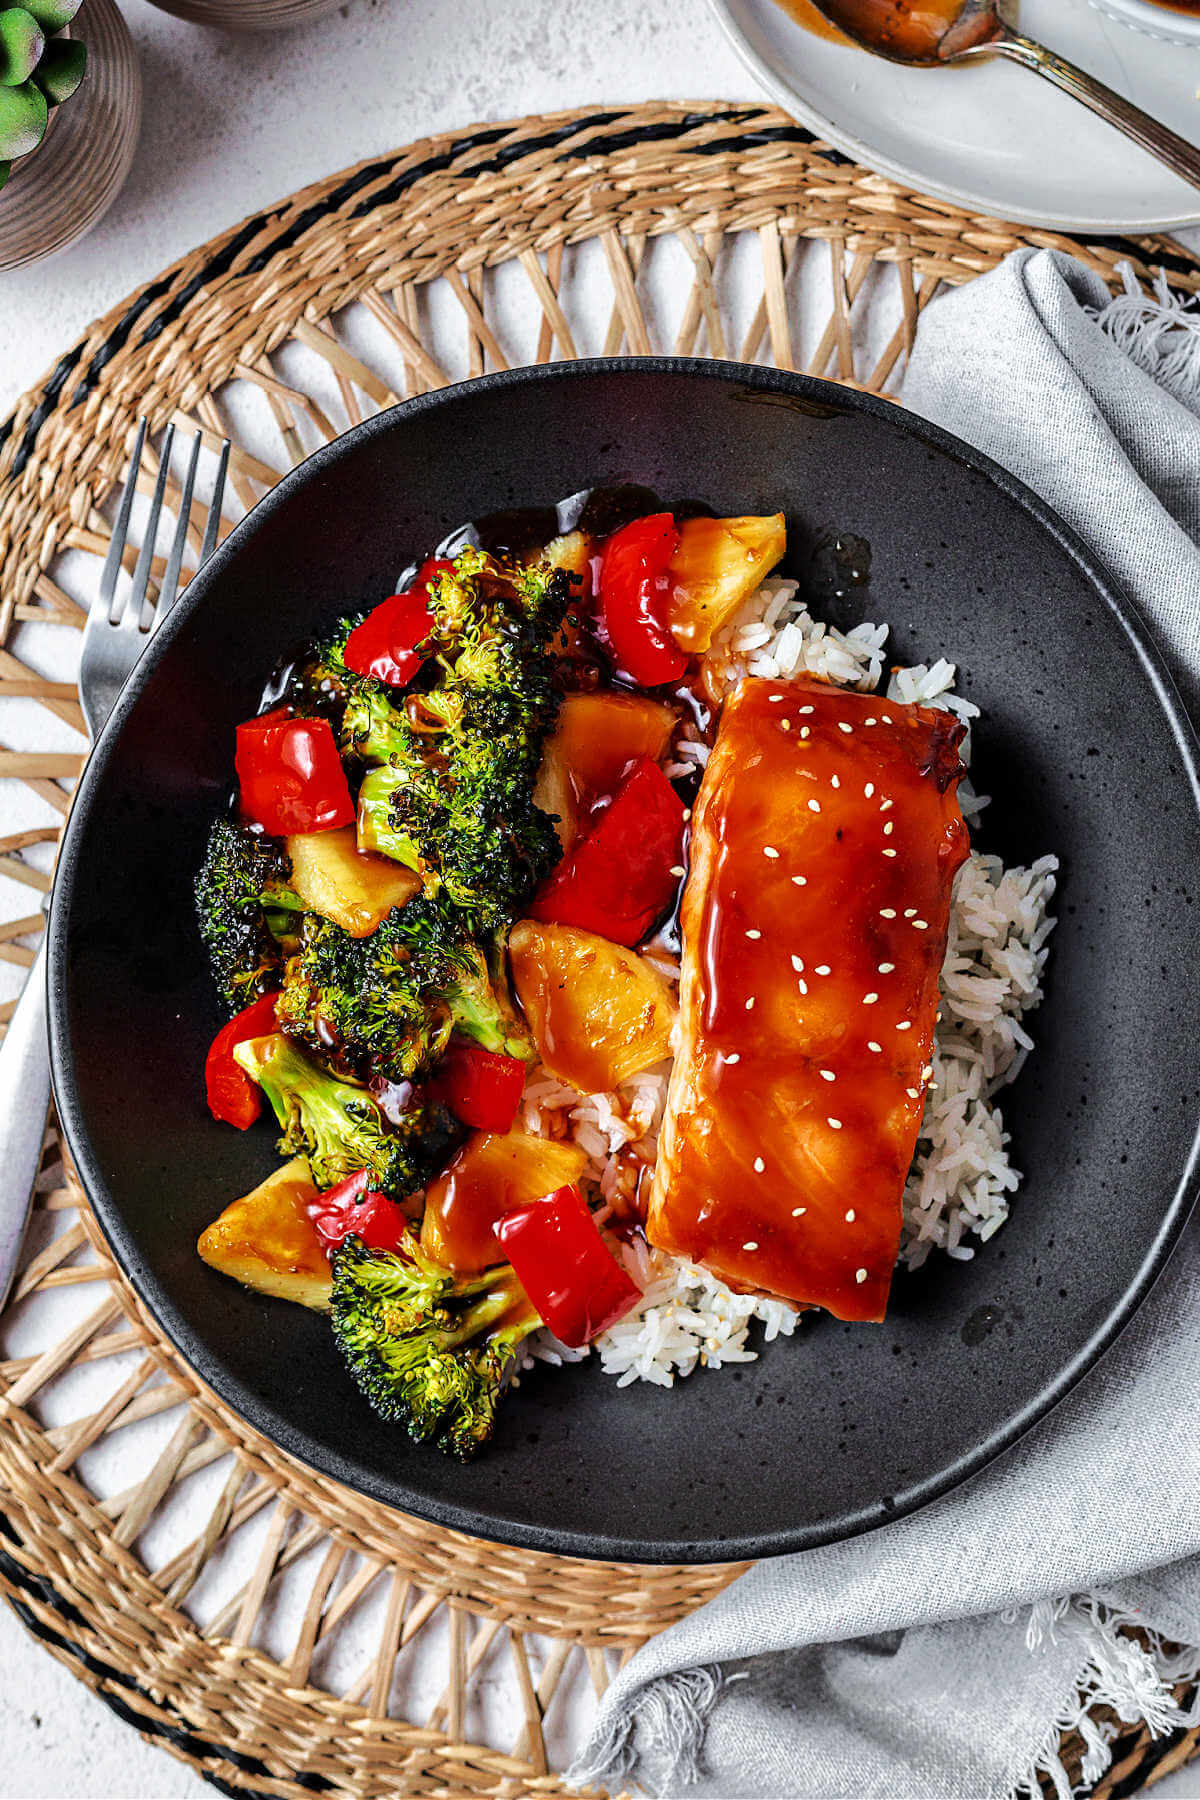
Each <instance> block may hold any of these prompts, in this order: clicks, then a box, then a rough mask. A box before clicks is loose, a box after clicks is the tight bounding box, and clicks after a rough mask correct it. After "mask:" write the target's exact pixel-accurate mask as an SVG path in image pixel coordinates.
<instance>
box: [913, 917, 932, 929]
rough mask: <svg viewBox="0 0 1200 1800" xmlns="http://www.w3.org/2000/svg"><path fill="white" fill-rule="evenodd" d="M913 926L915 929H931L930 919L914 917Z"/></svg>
mask: <svg viewBox="0 0 1200 1800" xmlns="http://www.w3.org/2000/svg"><path fill="white" fill-rule="evenodd" d="M912 928H913V930H914V931H928V930H929V920H928V919H914V920H913V922H912Z"/></svg>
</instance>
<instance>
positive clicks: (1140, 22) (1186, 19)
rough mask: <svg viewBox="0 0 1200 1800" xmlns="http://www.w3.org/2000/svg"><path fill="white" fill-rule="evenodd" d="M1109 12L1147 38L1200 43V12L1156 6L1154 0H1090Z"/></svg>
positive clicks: (1182, 42)
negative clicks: (1179, 10)
mask: <svg viewBox="0 0 1200 1800" xmlns="http://www.w3.org/2000/svg"><path fill="white" fill-rule="evenodd" d="M1090 4H1091V5H1092V6H1093V7H1094V8H1095V9H1096V11H1097V12H1102V13H1105V14H1106V15H1107V16H1108V17H1109V18H1110V19H1116V20H1117V21H1118V23H1119V24H1121V25H1127V26H1128V27H1129V29H1130V30H1131V31H1140V32H1141V33H1142V35H1143V37H1151V38H1157V39H1158V40H1159V42H1160V43H1163V44H1200V13H1183V12H1176V10H1175V8H1174V7H1173V6H1156V5H1155V4H1154V3H1153V0H1090Z"/></svg>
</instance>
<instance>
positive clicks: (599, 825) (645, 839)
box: [529, 756, 684, 948]
mask: <svg viewBox="0 0 1200 1800" xmlns="http://www.w3.org/2000/svg"><path fill="white" fill-rule="evenodd" d="M683 828H684V805H683V801H682V800H681V799H680V798H679V795H678V794H677V793H676V792H675V789H674V788H673V787H672V786H671V784H670V782H669V781H668V780H667V778H666V776H665V775H664V774H663V772H662V770H661V769H660V768H659V766H658V764H657V763H656V762H655V761H654V759H653V758H652V757H649V756H639V757H638V759H637V761H636V762H635V763H634V764H633V767H632V768H631V769H630V770H629V771H628V773H627V774H626V775H625V776H623V778H622V780H621V785H620V786H619V787H618V789H617V791H616V793H615V794H614V795H613V799H612V804H611V806H609V807H608V809H607V810H606V811H605V812H603V813H601V814H600V816H599V818H598V820H597V821H596V823H595V825H593V827H592V829H591V830H590V831H589V832H588V833H587V835H586V836H585V837H583V838H581V839H580V840H579V842H578V843H577V844H576V845H575V846H574V848H573V849H572V850H570V851H569V852H568V854H567V855H566V856H565V857H564V858H563V860H562V861H561V862H560V863H559V865H558V867H557V868H556V869H555V871H554V873H553V874H552V875H551V876H550V877H549V879H548V880H547V881H546V882H545V883H544V884H543V886H542V889H541V891H540V893H538V894H537V895H536V896H535V897H534V900H533V903H532V905H531V906H530V908H529V913H530V917H531V918H534V919H542V920H544V921H545V922H546V923H547V924H553V925H578V926H579V927H580V928H581V929H582V930H584V931H594V932H596V934H597V935H598V936H599V937H606V938H610V939H611V940H612V942H613V943H615V944H625V945H627V946H629V947H630V948H632V946H633V945H634V944H639V943H640V942H641V941H642V939H643V938H644V937H645V936H646V934H647V932H648V931H649V930H650V927H651V926H652V925H653V924H654V922H655V920H656V919H658V918H661V916H662V914H663V913H665V912H666V910H667V908H668V907H669V906H670V904H671V902H672V900H673V899H674V897H675V893H676V890H677V888H678V885H679V873H678V871H679V868H680V866H681V864H682V861H683Z"/></svg>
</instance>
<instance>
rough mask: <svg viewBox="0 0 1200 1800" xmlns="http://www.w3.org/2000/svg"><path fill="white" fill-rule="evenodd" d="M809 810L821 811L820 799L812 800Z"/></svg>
mask: <svg viewBox="0 0 1200 1800" xmlns="http://www.w3.org/2000/svg"><path fill="white" fill-rule="evenodd" d="M808 810H809V812H820V810H821V802H820V801H819V800H810V801H809V803H808Z"/></svg>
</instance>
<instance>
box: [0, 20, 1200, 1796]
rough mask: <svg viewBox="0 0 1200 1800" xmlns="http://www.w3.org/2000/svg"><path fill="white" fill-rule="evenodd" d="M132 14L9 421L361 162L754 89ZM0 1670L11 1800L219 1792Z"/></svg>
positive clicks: (483, 26) (612, 59) (15, 366)
mask: <svg viewBox="0 0 1200 1800" xmlns="http://www.w3.org/2000/svg"><path fill="white" fill-rule="evenodd" d="M124 7H125V12H126V15H127V17H128V19H129V23H130V26H131V29H132V31H133V33H134V36H135V38H136V39H137V43H138V48H139V52H140V54H141V59H142V68H143V73H144V77H145V82H146V114H145V124H144V128H143V133H142V140H141V145H140V148H139V151H138V155H137V160H136V162H135V164H134V168H133V172H132V175H131V177H130V180H129V183H128V186H127V187H126V189H125V191H124V193H123V195H122V196H121V198H120V200H119V201H118V203H117V206H116V208H115V209H114V211H113V212H112V213H111V214H110V215H109V217H108V219H107V220H105V221H104V223H103V224H102V225H101V226H100V227H99V229H98V230H97V231H96V232H94V233H93V234H92V236H91V237H90V238H88V239H86V240H85V241H84V242H83V243H82V244H80V245H77V246H76V247H75V249H74V250H72V251H69V252H68V253H67V254H66V255H65V256H64V257H61V258H59V259H58V260H57V261H55V262H53V263H51V264H49V265H45V266H43V267H41V268H34V269H30V270H27V271H24V272H23V273H21V274H18V275H9V276H5V277H3V278H2V279H0V320H2V329H0V416H2V415H3V414H4V413H5V412H6V411H7V410H8V409H9V407H10V406H11V405H12V403H13V401H14V400H15V399H16V398H17V396H18V394H19V393H21V391H22V390H23V389H24V388H26V387H27V386H29V385H30V384H31V383H32V382H33V381H35V380H36V379H37V377H38V376H39V375H40V374H41V373H42V371H43V369H44V368H46V367H47V365H49V364H50V363H51V362H52V361H53V360H54V358H55V357H56V356H57V354H58V353H59V352H60V351H62V350H64V349H65V348H66V347H67V346H68V345H69V344H70V343H71V342H72V341H73V339H74V338H75V337H76V336H77V335H78V333H79V332H80V331H81V330H82V329H83V328H84V326H86V325H87V323H88V322H89V321H90V320H91V319H92V318H94V317H95V316H96V315H97V314H98V313H101V312H103V311H104V310H105V309H106V308H107V307H109V306H110V305H112V304H113V303H114V302H115V301H117V300H119V299H120V298H121V297H122V296H123V295H124V294H125V293H127V292H128V291H129V290H130V289H132V288H134V287H136V286H137V285H138V284H139V283H140V282H141V281H143V280H145V279H146V278H147V277H149V276H151V275H153V274H154V273H155V272H156V271H157V270H158V269H159V268H161V267H162V266H163V265H164V264H165V263H167V262H169V261H171V260H172V259H173V258H174V257H175V256H177V255H179V254H180V253H181V252H183V251H185V250H187V249H189V248H191V247H192V246H193V245H194V244H197V243H200V242H202V241H203V240H204V239H206V238H208V237H210V236H212V235H213V234H214V233H215V232H217V231H219V230H220V229H221V228H222V227H224V226H226V225H228V224H231V223H233V222H234V221H235V220H237V219H238V218H240V217H241V216H242V215H243V214H245V213H248V212H250V211H252V210H254V209H255V208H257V207H259V206H262V205H264V204H266V203H268V202H270V201H272V200H274V199H276V198H278V197H279V196H281V195H283V194H286V193H288V192H291V191H292V190H293V189H295V188H297V187H300V186H302V185H303V184H304V183H306V182H309V181H312V180H315V179H317V178H318V177H320V176H323V175H327V174H329V173H331V172H332V171H334V170H336V169H338V168H341V167H342V166H344V165H346V164H348V163H352V162H354V161H356V160H357V159H358V158H360V157H362V156H366V155H369V154H372V153H375V152H379V151H383V150H387V149H390V148H392V147H393V146H394V145H396V144H400V143H403V142H405V141H406V140H408V139H410V138H413V137H418V136H420V135H422V134H423V133H425V132H429V131H435V130H444V129H447V128H450V127H454V126H459V125H465V124H468V123H471V122H473V121H475V120H480V119H502V118H507V117H510V116H515V115H517V114H520V113H525V112H534V111H538V110H544V109H550V108H555V107H565V106H573V105H581V104H587V103H589V102H592V101H598V102H603V101H610V100H611V101H624V100H639V99H650V98H657V97H662V98H674V97H683V96H689V97H690V96H693V95H695V96H710V95H711V96H721V97H723V98H737V97H739V96H743V95H746V94H748V93H749V92H750V89H749V86H748V82H747V77H746V76H745V74H744V73H743V71H742V70H741V68H740V65H739V64H738V63H737V62H736V60H735V58H734V57H733V54H732V52H731V51H730V49H729V48H728V46H727V44H726V43H725V40H724V38H723V37H722V35H721V33H720V32H719V30H718V29H717V27H716V24H715V22H714V20H713V17H712V14H711V13H710V12H709V10H708V7H707V6H706V5H705V3H704V0H672V3H671V4H670V5H669V6H658V7H655V6H647V5H646V4H645V3H644V0H590V3H589V4H584V5H580V4H578V3H577V4H575V5H573V6H565V5H563V4H562V3H561V0H349V4H347V5H346V6H345V7H344V8H343V9H342V11H341V12H339V13H336V14H335V15H333V17H332V18H329V19H326V20H324V21H321V22H318V23H317V24H316V25H314V26H313V27H311V28H310V29H308V30H306V31H302V32H294V33H290V34H286V35H283V34H281V35H279V36H277V37H267V38H239V37H233V36H230V35H227V34H224V33H218V32H211V31H206V30H202V29H200V28H198V27H195V26H191V25H186V24H184V23H183V22H181V21H179V20H176V19H172V18H170V17H169V16H168V15H166V14H164V13H160V12H158V11H156V10H155V9H154V8H152V7H151V6H149V5H147V4H145V3H144V0H124ZM6 973H7V971H6ZM5 991H6V992H7V991H10V990H9V987H8V984H7V982H6V983H5ZM0 1668H2V1669H3V1672H4V1679H3V1682H2V1683H0V1796H4V1797H5V1800H24V1797H25V1796H34V1795H39V1796H40V1795H65V1796H71V1797H72V1800H116V1797H121V1800H135V1797H136V1800H141V1797H147V1800H150V1797H158V1796H162V1797H164V1800H165V1797H166V1796H176V1795H192V1794H195V1795H199V1794H203V1793H208V1792H210V1791H211V1790H210V1789H208V1788H207V1786H206V1785H205V1784H204V1783H203V1782H202V1781H201V1780H200V1779H199V1777H198V1776H196V1775H195V1774H193V1773H192V1771H191V1770H190V1769H188V1768H186V1767H184V1766H183V1765H181V1764H179V1763H177V1762H175V1761H174V1759H173V1758H171V1757H170V1756H168V1755H166V1754H165V1753H164V1752H162V1751H160V1750H158V1749H155V1748H151V1747H150V1746H147V1745H145V1744H143V1743H142V1742H141V1740H140V1739H139V1738H138V1737H137V1736H136V1735H135V1734H134V1733H133V1732H132V1731H131V1730H130V1729H129V1728H128V1727H127V1726H126V1725H124V1724H122V1723H121V1722H120V1721H119V1720H118V1719H116V1718H115V1717H114V1716H113V1715H112V1714H111V1713H110V1712H109V1711H108V1709H107V1708H106V1707H105V1706H104V1705H103V1704H102V1703H101V1702H100V1701H98V1700H96V1699H94V1698H93V1697H92V1696H91V1695H90V1694H89V1693H88V1692H87V1691H86V1690H85V1689H84V1688H83V1687H82V1686H81V1685H80V1684H79V1683H77V1682H76V1681H75V1680H74V1679H73V1677H71V1676H70V1675H68V1674H67V1673H66V1672H65V1671H64V1670H63V1669H61V1668H59V1667H58V1666H57V1664H55V1663H54V1662H53V1661H52V1660H51V1659H50V1658H49V1657H48V1656H46V1655H45V1654H44V1653H43V1652H42V1651H41V1650H40V1649H39V1648H38V1647H37V1646H36V1645H35V1644H34V1643H33V1642H32V1641H31V1640H30V1639H29V1638H28V1637H27V1636H26V1635H25V1633H24V1632H23V1630H22V1629H21V1627H20V1626H19V1625H18V1624H17V1623H16V1621H15V1619H13V1617H12V1616H11V1615H10V1614H9V1613H8V1612H7V1610H6V1609H0ZM1158 1792H1159V1793H1160V1794H1161V1795H1162V1796H1163V1800H1168V1796H1170V1800H1185V1796H1190V1797H1191V1800H1196V1797H1197V1796H1200V1776H1192V1775H1189V1773H1188V1772H1186V1771H1185V1772H1184V1773H1183V1774H1182V1775H1181V1776H1178V1777H1176V1778H1175V1780H1174V1781H1172V1782H1168V1783H1165V1784H1163V1785H1162V1786H1161V1787H1160V1788H1159V1789H1158Z"/></svg>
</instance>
